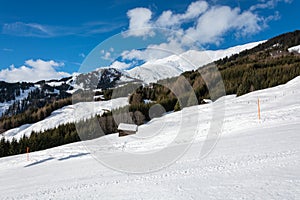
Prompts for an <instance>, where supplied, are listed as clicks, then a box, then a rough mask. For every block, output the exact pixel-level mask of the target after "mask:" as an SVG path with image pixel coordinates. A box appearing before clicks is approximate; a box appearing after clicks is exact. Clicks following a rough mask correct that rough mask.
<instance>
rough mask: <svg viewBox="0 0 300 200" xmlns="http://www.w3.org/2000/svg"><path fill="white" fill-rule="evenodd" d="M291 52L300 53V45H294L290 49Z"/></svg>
mask: <svg viewBox="0 0 300 200" xmlns="http://www.w3.org/2000/svg"><path fill="white" fill-rule="evenodd" d="M288 51H289V52H297V53H300V45H298V46H294V47H291V48H289V49H288Z"/></svg>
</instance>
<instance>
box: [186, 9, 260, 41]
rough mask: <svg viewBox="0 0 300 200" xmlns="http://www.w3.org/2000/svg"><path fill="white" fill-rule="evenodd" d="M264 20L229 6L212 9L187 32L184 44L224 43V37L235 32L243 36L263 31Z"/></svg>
mask: <svg viewBox="0 0 300 200" xmlns="http://www.w3.org/2000/svg"><path fill="white" fill-rule="evenodd" d="M261 21H262V19H261V18H260V17H258V16H257V15H256V14H253V13H251V12H250V11H244V12H241V11H240V9H239V8H234V9H232V8H230V7H228V6H220V7H212V8H211V9H209V10H208V11H207V12H205V13H204V14H203V15H201V16H200V17H199V19H198V22H197V25H196V26H195V27H191V28H189V29H187V30H186V31H185V34H184V39H183V43H187V44H188V42H192V41H197V42H199V43H200V44H207V43H215V44H218V43H220V42H221V41H222V36H223V35H224V34H225V33H227V32H229V31H235V32H237V33H238V34H241V35H247V34H248V35H250V34H254V33H256V32H258V31H260V30H261V24H260V22H261Z"/></svg>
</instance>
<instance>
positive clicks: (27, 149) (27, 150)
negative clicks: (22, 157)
mask: <svg viewBox="0 0 300 200" xmlns="http://www.w3.org/2000/svg"><path fill="white" fill-rule="evenodd" d="M26 155H27V161H29V147H27V148H26Z"/></svg>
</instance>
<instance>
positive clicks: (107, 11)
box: [0, 0, 300, 82]
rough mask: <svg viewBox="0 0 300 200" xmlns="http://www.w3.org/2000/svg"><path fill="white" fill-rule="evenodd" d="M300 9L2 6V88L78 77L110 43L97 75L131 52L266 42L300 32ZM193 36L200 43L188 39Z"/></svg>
mask: <svg viewBox="0 0 300 200" xmlns="http://www.w3.org/2000/svg"><path fill="white" fill-rule="evenodd" d="M299 8H300V3H299V1H298V0H207V1H188V0H172V1H161V0H154V1H149V0H143V1H140V0H127V1H117V0H113V1H80V0H78V1H71V0H65V1H58V0H51V1H50V0H43V1H41V0H27V1H17V0H0V70H1V71H0V80H6V81H10V82H13V81H20V80H31V79H33V80H34V79H35V78H36V79H37V78H43V79H50V78H57V77H62V76H66V75H68V73H69V74H71V73H73V72H77V71H78V70H79V68H80V65H81V64H82V62H83V61H84V60H85V58H86V56H87V55H88V54H89V53H90V52H91V51H92V50H93V49H94V48H95V47H96V46H97V45H98V44H100V43H101V42H103V41H107V39H108V41H110V42H106V43H105V42H104V43H102V45H100V47H99V46H98V49H97V51H100V53H99V60H101V59H102V61H103V62H99V63H97V66H91V67H99V65H103V66H104V65H109V64H111V63H112V61H113V59H111V58H109V57H110V56H112V55H113V54H115V55H114V56H115V58H117V57H118V56H119V58H120V55H123V54H122V52H123V51H126V50H127V51H131V50H132V49H134V48H136V47H141V46H142V47H143V48H144V50H145V49H147V48H148V47H149V45H160V44H162V43H164V44H166V46H167V48H169V47H171V48H174V49H176V50H178V52H180V51H184V50H188V49H189V48H198V47H199V46H201V48H205V49H219V48H227V47H230V46H234V45H238V44H244V43H248V42H253V41H260V40H265V39H268V38H270V37H273V36H276V35H278V34H281V33H285V32H289V31H294V30H296V29H300V20H299V19H300V14H299V13H300V12H299ZM201 9H203V10H202V11H201ZM225 19H226V20H227V21H226V20H225ZM200 21H201V23H200ZM144 27H146V28H147V29H146V30H145V29H144V31H136V30H135V28H144ZM151 27H159V28H167V29H171V30H175V31H178V30H179V32H181V33H180V34H181V35H180V36H178V34H177V35H176V36H175V34H167V35H166V36H164V37H161V35H160V34H161V33H156V31H155V30H154V31H153V30H152V29H151ZM204 27H206V28H204ZM126 31H128V32H126ZM119 33H121V34H119ZM116 34H119V35H118V36H117V37H115V39H113V40H112V39H109V38H110V37H112V36H114V35H116ZM186 35H188V36H190V37H192V38H193V39H194V40H195V41H196V43H193V45H192V44H191V43H189V42H187V41H185V40H184V39H182V38H183V37H184V36H186ZM176 37H177V38H176ZM122 38H125V39H124V42H122ZM149 38H150V39H149ZM174 38H175V39H174ZM178 38H180V39H178ZM181 39H182V41H181ZM125 40H127V41H126V42H125ZM170 41H171V42H170ZM179 41H180V42H179ZM172 42H174V43H172ZM120 43H121V44H122V45H120ZM134 43H143V45H137V46H135V45H132V44H134ZM195 44H196V47H195ZM105 45H106V46H105ZM197 45H198V47H197ZM103 47H105V48H106V49H105V48H104V49H101V48H103ZM176 50H175V51H176ZM101 53H102V54H103V55H100V54H101ZM135 53H136V52H135ZM128 55H130V56H127V57H126V56H124V57H123V58H122V59H119V61H120V62H122V64H123V65H124V68H125V67H128V66H129V65H128V63H129V62H130V61H136V62H140V61H147V60H148V59H150V58H148V57H145V56H141V54H139V57H135V58H133V57H132V56H133V55H135V56H136V54H132V52H131V54H128ZM151 55H152V54H151ZM121 57H122V56H121ZM95 59H96V58H95ZM97 59H98V58H97ZM86 64H90V63H89V62H87V63H86ZM126 64H127V65H126ZM121 68H122V67H121ZM34 73H36V76H34V77H32V74H34Z"/></svg>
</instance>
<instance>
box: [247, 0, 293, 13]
mask: <svg viewBox="0 0 300 200" xmlns="http://www.w3.org/2000/svg"><path fill="white" fill-rule="evenodd" d="M292 1H293V0H268V1H262V3H259V4H255V5H253V6H251V7H250V9H249V10H250V11H254V10H257V9H266V8H268V9H273V8H274V7H276V5H277V4H278V3H279V2H284V3H291V2H292Z"/></svg>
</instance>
